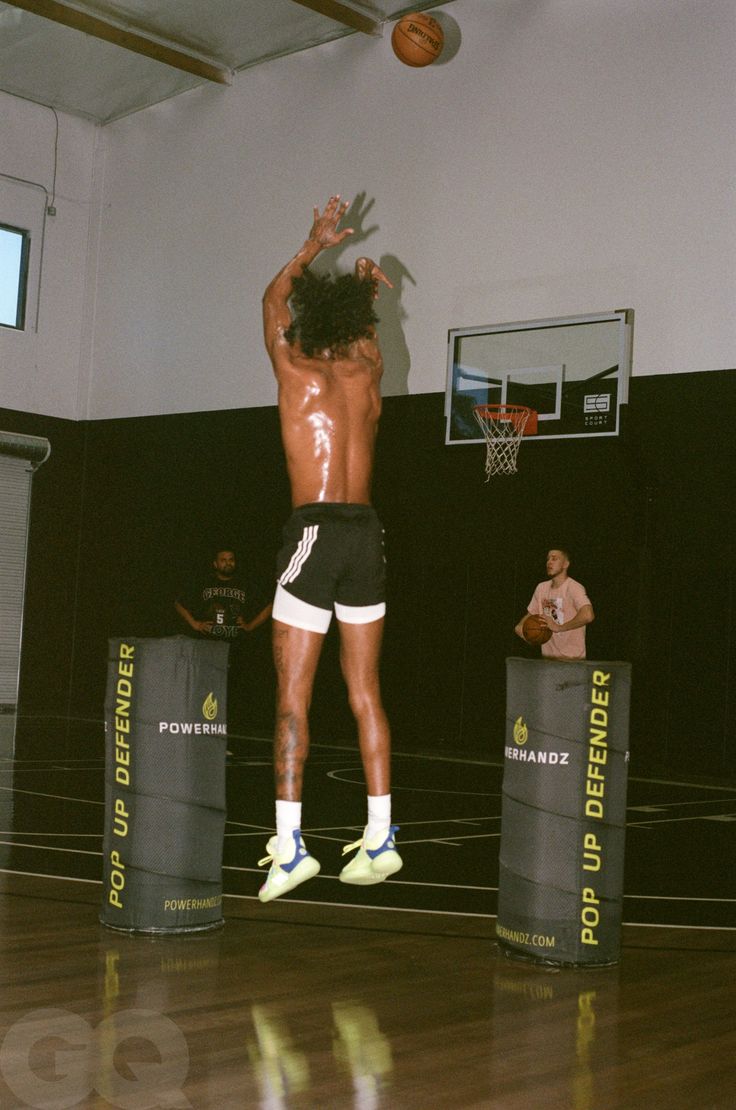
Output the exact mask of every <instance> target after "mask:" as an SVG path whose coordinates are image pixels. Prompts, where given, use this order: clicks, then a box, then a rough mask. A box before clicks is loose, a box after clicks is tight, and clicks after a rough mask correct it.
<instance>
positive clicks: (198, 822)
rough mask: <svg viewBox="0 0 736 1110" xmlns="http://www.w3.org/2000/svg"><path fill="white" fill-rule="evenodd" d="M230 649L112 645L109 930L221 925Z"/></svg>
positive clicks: (167, 642)
mask: <svg viewBox="0 0 736 1110" xmlns="http://www.w3.org/2000/svg"><path fill="white" fill-rule="evenodd" d="M228 651H229V648H228V646H227V645H226V644H223V643H216V642H212V643H210V642H208V641H205V640H202V641H197V640H193V639H190V638H189V637H187V636H171V637H167V638H164V639H144V638H138V637H130V638H127V639H126V638H122V639H111V640H110V641H109V654H108V672H107V693H106V697H105V836H104V845H103V856H104V873H103V887H104V894H103V904H102V912H101V915H100V920H101V921H102V922H103V924H105V925H109V926H111V927H113V928H116V929H126V930H131V931H135V932H157V933H175V932H189V931H194V930H197V929H207V928H212V927H213V926H215V925H219V924H221V923H222V846H223V837H224V832H225V754H226V746H227V696H226V691H227V661H228Z"/></svg>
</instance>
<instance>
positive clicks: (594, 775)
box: [497, 659, 631, 966]
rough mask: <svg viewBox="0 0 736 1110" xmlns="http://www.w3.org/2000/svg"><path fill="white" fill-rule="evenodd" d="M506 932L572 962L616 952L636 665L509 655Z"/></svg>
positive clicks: (501, 920) (523, 946)
mask: <svg viewBox="0 0 736 1110" xmlns="http://www.w3.org/2000/svg"><path fill="white" fill-rule="evenodd" d="M506 674H507V691H506V703H507V714H506V743H505V750H504V776H503V799H502V802H503V804H502V819H501V852H500V874H499V885H498V922H497V936H498V940H499V943H500V944H501V945H502V946H503V947H504V948H506V949H507V950H508V951H509V953H510V954H517V955H519V956H521V957H530V958H532V959H538V960H543V961H545V962H551V963H556V964H570V965H573V966H582V965H588V966H595V965H602V964H611V963H616V962H617V961H618V959H619V953H620V932H621V906H622V898H623V890H622V888H623V864H624V837H625V827H626V780H627V770H628V754H629V753H628V745H629V701H630V690H631V667H630V664H628V663H601V662H591V661H585V662H575V663H564V662H551V661H548V660H536V659H508V660H507V661H506Z"/></svg>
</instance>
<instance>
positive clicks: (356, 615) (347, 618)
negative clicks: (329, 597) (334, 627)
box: [335, 601, 386, 624]
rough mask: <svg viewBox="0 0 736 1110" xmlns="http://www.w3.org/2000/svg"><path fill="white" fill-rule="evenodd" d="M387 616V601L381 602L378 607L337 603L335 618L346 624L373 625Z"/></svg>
mask: <svg viewBox="0 0 736 1110" xmlns="http://www.w3.org/2000/svg"><path fill="white" fill-rule="evenodd" d="M385 615H386V602H385V601H379V602H378V605H340V603H339V602H338V601H336V602H335V616H336V617H337V619H338V620H339V621H344V622H345V624H371V622H372V621H378V620H380V619H381V617H383V616H385Z"/></svg>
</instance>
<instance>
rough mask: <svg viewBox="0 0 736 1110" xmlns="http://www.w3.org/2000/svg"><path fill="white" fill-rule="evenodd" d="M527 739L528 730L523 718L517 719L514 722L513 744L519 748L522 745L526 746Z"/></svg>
mask: <svg viewBox="0 0 736 1110" xmlns="http://www.w3.org/2000/svg"><path fill="white" fill-rule="evenodd" d="M528 739H529V729H528V728H527V727H526V723H525V721H524V718H523V717H517V718H516V720H515V721H514V743H515V744H518V745H519V747H521V746H522V744H526V742H527V740H528Z"/></svg>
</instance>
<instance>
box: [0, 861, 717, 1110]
mask: <svg viewBox="0 0 736 1110" xmlns="http://www.w3.org/2000/svg"><path fill="white" fill-rule="evenodd" d="M98 908H99V887H98V885H97V884H96V883H83V882H79V881H70V880H64V879H44V880H41V879H35V878H31V877H21V876H17V875H7V874H6V875H4V876H0V992H1V993H0V997H1V998H2V1003H0V1106H3V1107H6V1106H7V1107H28V1106H31V1107H41V1106H48V1107H50V1106H59V1107H61V1106H82V1107H86V1108H89V1107H94V1108H97V1107H100V1108H102V1107H107V1106H119V1107H133V1108H139V1107H140V1108H143V1107H155V1106H162V1107H177V1108H178V1107H194V1108H196V1110H209V1108H212V1110H236V1108H237V1110H242V1108H246V1110H247V1108H251V1107H253V1108H256V1107H257V1108H262V1110H280V1108H284V1110H285V1108H296V1110H300V1108H310V1110H312V1108H313V1110H323V1108H329V1110H342V1108H346V1110H347V1108H353V1110H429V1108H432V1110H434V1108H435V1107H437V1108H439V1110H461V1108H466V1110H470V1108H490V1110H537V1108H541V1107H544V1108H545V1110H548V1108H549V1110H695V1108H696V1107H697V1110H727V1108H729V1110H730V1108H731V1107H733V1091H734V1089H736V1087H735V1086H734V1081H735V1080H736V1071H735V1065H734V1060H736V1032H735V1031H734V1024H733V1018H732V1014H733V979H734V972H735V971H736V944H735V943H734V935H733V933H731V932H723V933H717V932H714V931H710V932H707V933H706V932H705V931H687V932H684V931H682V930H662V929H634V928H626V929H625V930H624V948H623V954H622V959H621V962H620V964H619V965H618V966H617V967H615V968H609V969H605V970H604V969H598V970H593V969H588V970H576V969H563V970H554V971H551V970H546V971H545V970H541V969H538V968H534V967H529V966H528V965H525V964H519V963H516V962H513V961H509V960H507V959H505V958H504V957H503V956H502V955H501V954H500V952H499V950H498V949H497V948H496V946H495V944H494V942H493V940H492V936H491V933H492V928H491V924H490V922H488V921H486V920H484V919H478V918H475V919H471V918H451V917H448V916H444V915H438V916H434V915H427V914H426V913H412V912H405V913H396V912H393V911H388V910H369V911H362V910H356V909H351V908H349V907H337V908H335V909H332V908H331V907H329V906H319V907H318V906H312V907H309V906H306V905H299V904H290V903H286V902H284V903H283V904H278V903H276V904H274V905H273V906H272V907H270V909H271V911H272V916H270V917H266V918H264V916H263V915H262V914H261V912H260V911H261V910H262V909H263V908H264V907H260V906H258V905H254V904H253V903H252V902H250V901H247V900H244V899H238V898H228V899H226V906H225V917H226V924H225V927H224V928H222V929H217V930H213V931H211V932H205V933H199V934H194V935H189V936H186V935H184V936H159V937H151V936H131V935H126V934H121V933H119V932H116V931H114V930H111V929H108V928H106V927H104V926H102V925H100V924H99V922H98V920H97V913H98ZM276 915H279V916H280V920H276Z"/></svg>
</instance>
